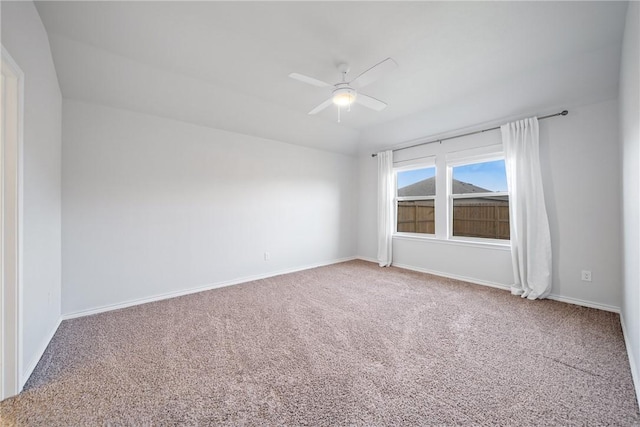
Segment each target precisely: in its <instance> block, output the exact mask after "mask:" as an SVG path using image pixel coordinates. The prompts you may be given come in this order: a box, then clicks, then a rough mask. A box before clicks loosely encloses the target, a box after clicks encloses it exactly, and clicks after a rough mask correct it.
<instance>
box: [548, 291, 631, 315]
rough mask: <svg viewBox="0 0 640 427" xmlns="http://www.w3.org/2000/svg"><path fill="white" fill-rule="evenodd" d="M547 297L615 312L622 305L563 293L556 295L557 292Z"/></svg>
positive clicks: (618, 311)
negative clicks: (567, 295) (587, 299)
mask: <svg viewBox="0 0 640 427" xmlns="http://www.w3.org/2000/svg"><path fill="white" fill-rule="evenodd" d="M547 298H548V299H552V300H554V301H560V302H566V303H568V304H573V305H581V306H583V307H589V308H597V309H598V310H604V311H611V312H613V313H620V307H616V306H613V305H607V304H600V303H599V302H591V301H585V300H582V299H578V298H569V297H563V296H561V295H555V294H550V295H547Z"/></svg>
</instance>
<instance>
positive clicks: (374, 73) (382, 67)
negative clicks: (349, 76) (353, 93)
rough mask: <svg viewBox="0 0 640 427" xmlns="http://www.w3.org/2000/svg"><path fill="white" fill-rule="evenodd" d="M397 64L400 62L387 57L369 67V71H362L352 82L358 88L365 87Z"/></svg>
mask: <svg viewBox="0 0 640 427" xmlns="http://www.w3.org/2000/svg"><path fill="white" fill-rule="evenodd" d="M397 66H398V64H397V63H396V61H394V60H393V59H391V58H387V59H385V60H384V61H382V62H378V63H377V64H376V65H374V66H373V67H371V68H369V69H368V70H367V71H364V72H362V73H361V74H360V75H359V76H358V77H356V78H355V79H353V80H352V81H351V83H350V84H351V85H352V86H354V87H356V88H361V87H365V86H367V85H369V84H371V83H373V82H375V81H376V80H378V79H379V78H380V77H382V76H383V75H384V74H386V73H388V72H389V71H391V70H393V69H394V68H396V67H397Z"/></svg>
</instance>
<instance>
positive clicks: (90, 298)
mask: <svg viewBox="0 0 640 427" xmlns="http://www.w3.org/2000/svg"><path fill="white" fill-rule="evenodd" d="M63 166H64V167H63V175H62V183H63V227H62V228H63V313H64V314H73V313H77V312H82V311H87V310H92V309H97V308H100V307H106V306H110V305H117V304H123V303H127V302H130V301H136V300H141V299H145V298H149V297H153V296H158V295H162V294H170V293H175V292H181V291H185V290H189V289H193V288H198V287H202V286H207V285H211V284H218V283H224V282H227V281H234V280H238V279H242V278H245V277H254V276H260V275H265V274H271V273H275V272H279V271H286V270H289V269H295V268H300V267H306V266H312V265H318V264H322V263H328V262H331V261H334V260H338V259H343V258H347V257H353V256H354V255H355V251H356V230H355V210H356V184H355V183H356V159H355V158H354V157H351V156H346V155H342V154H335V153H329V152H325V151H319V150H316V149H311V148H304V147H300V146H295V145H290V144H285V143H280V142H275V141H270V140H266V139H260V138H256V137H252V136H246V135H240V134H236V133H231V132H227V131H220V130H215V129H211V128H205V127H200V126H196V125H192V124H187V123H183V122H177V121H174V120H169V119H163V118H159V117H155V116H149V115H144V114H141V113H136V112H130V111H125V110H119V109H113V108H110V107H103V106H97V105H94V104H87V103H83V102H78V101H70V100H65V101H64V103H63ZM265 251H268V252H270V255H271V259H270V260H269V261H265V260H264V252H265Z"/></svg>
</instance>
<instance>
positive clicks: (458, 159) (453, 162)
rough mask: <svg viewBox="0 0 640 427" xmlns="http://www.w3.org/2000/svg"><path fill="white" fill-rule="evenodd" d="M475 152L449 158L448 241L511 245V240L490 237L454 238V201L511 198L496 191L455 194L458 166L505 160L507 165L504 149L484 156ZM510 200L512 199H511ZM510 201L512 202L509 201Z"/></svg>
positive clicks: (504, 193)
mask: <svg viewBox="0 0 640 427" xmlns="http://www.w3.org/2000/svg"><path fill="white" fill-rule="evenodd" d="M472 151H474V150H469V152H470V153H469V155H467V156H465V155H464V152H458V153H455V154H456V155H455V156H452V157H453V158H451V159H449V158H447V163H446V165H447V240H450V241H456V242H475V243H489V244H498V245H510V244H511V239H492V238H489V237H470V236H454V235H453V208H454V201H455V200H460V199H472V198H484V197H496V196H506V197H508V198H509V191H508V190H507V191H496V192H493V191H492V192H487V193H465V194H454V193H453V168H454V167H458V166H466V165H472V164H476V163H487V162H492V161H496V160H503V161H505V163H506V159H505V155H504V151H503V150H502V149H500V150H495V151H493V150H492V151H490V152H485V153H482V154H472V153H471V152H472ZM509 199H510V198H509ZM509 201H510V200H509Z"/></svg>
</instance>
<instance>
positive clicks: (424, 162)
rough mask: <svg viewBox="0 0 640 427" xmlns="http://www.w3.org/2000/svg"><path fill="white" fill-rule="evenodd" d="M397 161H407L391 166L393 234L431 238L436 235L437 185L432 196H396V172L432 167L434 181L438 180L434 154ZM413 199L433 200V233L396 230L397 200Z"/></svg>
mask: <svg viewBox="0 0 640 427" xmlns="http://www.w3.org/2000/svg"><path fill="white" fill-rule="evenodd" d="M398 163H407V164H405V165H398V166H396V165H394V167H393V188H394V194H393V235H394V236H404V237H419V238H428V239H433V238H435V237H436V229H435V223H436V218H435V210H436V209H437V205H438V201H437V195H438V191H437V186H436V194H434V195H433V196H402V197H401V196H398V173H399V172H407V171H412V170H418V169H431V168H433V169H434V171H435V174H434V178H435V179H436V183H437V182H438V168H437V166H436V156H428V157H424V158H421V159H418V161H411V163H408V162H398ZM414 200H433V206H434V207H433V209H434V232H433V233H416V232H414V233H412V232H407V231H398V202H402V201H414Z"/></svg>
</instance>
